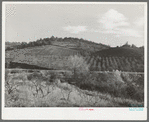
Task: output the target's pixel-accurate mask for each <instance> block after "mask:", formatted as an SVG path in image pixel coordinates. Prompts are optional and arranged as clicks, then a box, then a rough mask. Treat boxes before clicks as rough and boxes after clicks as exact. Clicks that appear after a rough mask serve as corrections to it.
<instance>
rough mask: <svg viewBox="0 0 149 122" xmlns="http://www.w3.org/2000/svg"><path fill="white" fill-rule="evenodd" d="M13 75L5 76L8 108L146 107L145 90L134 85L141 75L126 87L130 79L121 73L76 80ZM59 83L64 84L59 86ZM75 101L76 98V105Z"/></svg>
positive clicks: (62, 76) (60, 75) (61, 74)
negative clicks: (144, 105)
mask: <svg viewBox="0 0 149 122" xmlns="http://www.w3.org/2000/svg"><path fill="white" fill-rule="evenodd" d="M11 72H12V71H11ZM11 72H10V71H7V70H6V75H5V76H6V77H5V79H6V81H5V82H6V84H5V85H6V89H5V91H6V92H5V106H6V107H27V106H28V107H50V106H57V107H58V106H61V107H63V106H65V107H79V106H86V107H87V106H88V107H91V106H96V107H97V106H98V107H99V106H100V107H101V106H104V107H108V106H111V107H112V106H115V107H117V106H119V107H122V106H123V107H128V106H130V105H133V104H135V105H141V106H143V103H144V93H143V88H141V86H135V85H133V83H134V82H135V79H137V78H136V77H138V75H135V76H134V78H133V80H132V81H131V83H126V82H125V81H126V80H130V79H129V78H128V77H125V76H126V74H125V75H123V78H122V77H121V76H122V74H121V73H120V72H118V71H117V72H113V73H91V72H88V74H86V75H82V76H81V75H79V77H77V78H76V79H75V80H74V78H72V77H73V74H72V73H71V72H67V73H66V72H65V73H64V72H57V73H56V72H55V73H54V72H50V71H34V72H27V71H26V72H25V71H20V72H16V73H11ZM68 76H69V77H68ZM124 77H125V80H124ZM142 77H143V75H141V78H142ZM58 79H59V80H60V82H57V81H58ZM72 80H73V82H75V83H72ZM68 81H70V82H69V83H68ZM7 82H9V84H8V83H7ZM71 84H73V85H71ZM10 86H11V87H10ZM10 89H13V90H10ZM73 97H76V98H75V99H76V101H75V102H74V99H73ZM81 101H84V102H81Z"/></svg>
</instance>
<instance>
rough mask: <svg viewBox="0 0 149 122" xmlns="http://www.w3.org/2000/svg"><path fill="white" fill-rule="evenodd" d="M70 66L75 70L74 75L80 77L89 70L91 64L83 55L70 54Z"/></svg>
mask: <svg viewBox="0 0 149 122" xmlns="http://www.w3.org/2000/svg"><path fill="white" fill-rule="evenodd" d="M67 65H68V67H69V69H70V70H72V71H73V77H74V78H78V77H79V75H83V74H86V73H87V72H88V71H89V66H88V64H87V63H86V61H85V60H84V59H83V57H80V56H77V55H75V56H70V57H69V58H68V63H67Z"/></svg>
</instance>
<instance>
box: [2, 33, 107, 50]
mask: <svg viewBox="0 0 149 122" xmlns="http://www.w3.org/2000/svg"><path fill="white" fill-rule="evenodd" d="M5 44H6V51H7V50H13V49H23V48H28V47H37V46H44V45H55V46H61V47H65V48H71V49H75V50H86V51H88V52H95V51H99V50H102V49H107V48H109V46H107V45H104V44H101V43H95V42H92V41H88V40H85V39H82V38H81V39H79V38H72V37H65V38H58V37H54V36H52V37H51V38H43V39H38V40H36V41H32V42H28V43H27V42H22V43H15V42H6V43H5Z"/></svg>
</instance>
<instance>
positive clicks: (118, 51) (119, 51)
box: [93, 47, 144, 57]
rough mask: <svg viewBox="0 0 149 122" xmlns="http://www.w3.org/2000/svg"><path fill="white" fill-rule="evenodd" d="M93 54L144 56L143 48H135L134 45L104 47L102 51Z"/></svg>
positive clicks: (104, 55) (103, 55)
mask: <svg viewBox="0 0 149 122" xmlns="http://www.w3.org/2000/svg"><path fill="white" fill-rule="evenodd" d="M93 55H99V56H102V57H110V56H111V57H112V56H117V57H142V56H144V50H143V48H137V47H136V48H133V47H116V48H109V49H103V50H101V51H97V52H95V53H93Z"/></svg>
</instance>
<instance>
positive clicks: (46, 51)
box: [5, 37, 144, 72]
mask: <svg viewBox="0 0 149 122" xmlns="http://www.w3.org/2000/svg"><path fill="white" fill-rule="evenodd" d="M51 38H52V39H51ZM51 38H50V39H41V40H37V42H30V43H28V44H27V43H22V44H19V46H18V47H17V45H15V43H13V44H14V45H15V46H14V47H15V48H14V49H10V50H6V55H5V59H6V62H9V61H12V62H16V63H22V64H29V65H36V66H39V67H41V68H42V67H43V68H50V69H62V70H63V69H64V70H67V69H66V67H67V59H68V57H69V56H71V55H78V56H83V58H84V60H85V61H86V62H87V64H88V65H89V67H90V70H91V71H112V70H121V71H133V72H136V71H137V72H143V71H144V47H140V48H138V47H135V46H130V45H123V46H121V47H115V48H110V47H109V46H107V45H102V44H97V43H94V42H89V41H86V40H83V39H77V38H64V39H60V38H54V37H51ZM48 41H50V43H49V42H48ZM39 42H40V44H39ZM16 44H17V43H16ZM23 44H24V45H25V46H23ZM20 45H21V46H20Z"/></svg>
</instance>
